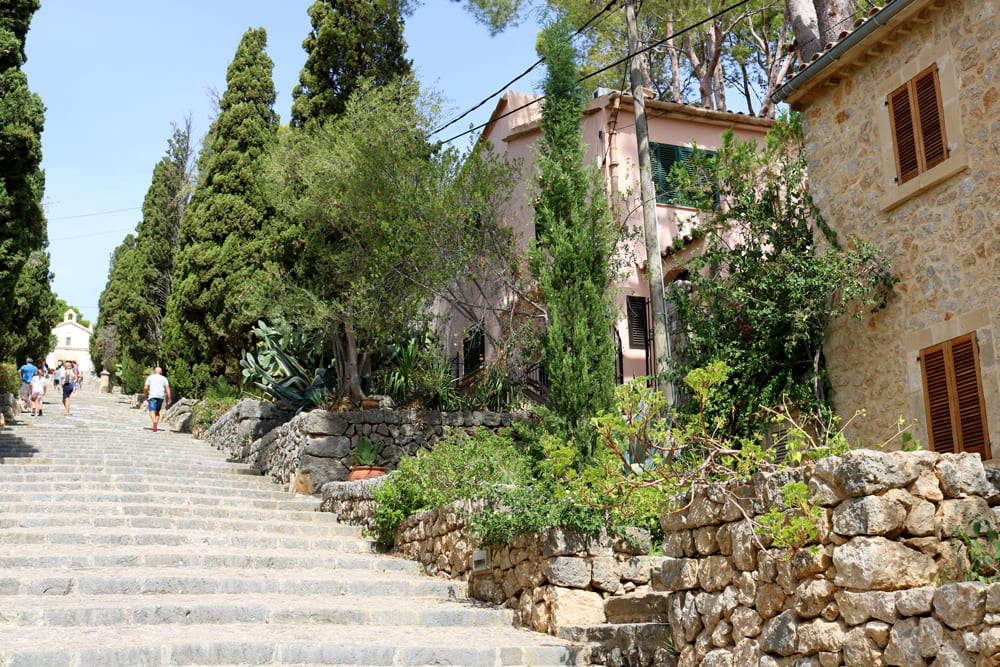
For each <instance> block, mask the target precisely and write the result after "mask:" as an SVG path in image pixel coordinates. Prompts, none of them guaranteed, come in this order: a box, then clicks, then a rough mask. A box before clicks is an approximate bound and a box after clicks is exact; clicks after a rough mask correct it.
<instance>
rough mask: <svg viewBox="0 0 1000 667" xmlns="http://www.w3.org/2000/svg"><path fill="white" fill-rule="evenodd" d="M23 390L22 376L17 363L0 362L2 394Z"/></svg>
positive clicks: (16, 392)
mask: <svg viewBox="0 0 1000 667" xmlns="http://www.w3.org/2000/svg"><path fill="white" fill-rule="evenodd" d="M20 391H21V376H20V375H18V373H17V364H0V394H14V395H15V396H17V394H18V392H20Z"/></svg>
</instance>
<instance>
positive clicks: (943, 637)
mask: <svg viewBox="0 0 1000 667" xmlns="http://www.w3.org/2000/svg"><path fill="white" fill-rule="evenodd" d="M795 479H798V480H801V481H804V482H806V483H807V484H808V486H809V489H810V493H811V495H812V497H813V498H815V499H816V501H818V503H819V504H820V505H821V506H822V508H823V525H822V527H821V531H820V536H819V540H818V541H819V544H818V548H817V549H816V550H815V552H813V551H810V550H809V549H802V550H799V551H798V552H797V553H796V554H795V556H794V557H792V558H791V559H790V560H785V559H782V558H781V553H780V552H778V551H777V550H776V549H767V548H764V547H766V546H767V544H766V543H764V544H757V543H755V541H754V540H753V539H752V538H751V535H750V531H749V529H748V524H747V519H745V518H743V517H742V516H741V512H740V511H739V510H738V509H737V508H735V506H733V505H732V504H726V503H723V502H719V501H720V500H721V498H720V497H719V496H715V497H713V495H712V494H711V493H708V492H704V491H702V492H698V493H696V494H695V496H694V498H693V500H691V499H690V498H689V499H685V500H691V502H690V505H689V506H688V507H687V508H686V509H684V510H683V511H679V512H676V513H674V514H668V515H665V516H664V517H663V518H662V521H661V523H662V525H663V528H664V530H665V532H666V535H667V540H666V542H665V545H664V552H665V553H666V555H667V556H668V557H667V558H666V559H665V560H664V561H663V563H662V565H661V567H660V569H659V571H658V572H657V573H656V574H655V577H656V580H655V583H656V588H658V589H659V590H661V591H664V592H666V593H667V599H666V610H667V617H668V621H669V624H670V628H671V632H672V636H673V639H674V646H675V647H676V649H677V650H678V651H679V653H680V660H679V664H680V665H682V666H683V665H751V664H752V665H757V664H760V665H765V664H766V665H791V664H796V665H856V666H863V665H864V666H867V665H926V664H931V663H932V662H933V664H935V665H974V664H998V663H997V662H995V661H998V660H1000V614H998V610H1000V584H990V585H986V584H982V583H964V582H961V581H960V580H961V579H962V578H963V574H964V573H965V572H966V569H967V568H968V565H969V561H968V559H967V557H966V554H965V552H964V550H963V548H962V545H961V542H960V541H959V540H958V539H957V538H955V537H954V535H955V532H956V531H957V530H968V526H969V523H970V521H972V520H974V519H976V518H982V519H983V520H984V521H986V522H987V523H988V524H989V525H996V524H997V510H996V509H995V506H996V505H997V504H998V503H1000V486H998V485H997V484H996V478H995V476H993V475H992V473H991V474H990V475H987V471H986V470H984V468H983V466H982V464H981V462H980V460H979V457H978V456H973V455H968V454H947V455H938V454H935V453H932V452H927V451H920V452H893V453H889V452H882V451H870V450H859V451H852V452H849V453H847V454H845V455H844V456H842V457H839V458H829V459H824V460H822V461H819V462H818V463H816V464H815V465H811V466H807V467H804V468H801V469H798V470H796V471H794V473H793V474H788V473H781V474H779V475H778V476H777V477H775V476H765V475H759V476H757V477H755V478H753V479H752V480H751V481H749V482H747V483H746V484H744V485H743V486H742V487H741V488H740V489H739V492H740V494H741V496H742V497H743V498H744V499H745V501H744V507H743V509H744V510H745V511H747V512H748V514H749V515H750V516H751V517H752V518H754V517H757V516H759V515H760V514H762V513H764V512H766V511H768V510H769V509H770V508H771V507H779V509H780V508H781V505H780V494H777V491H778V490H779V489H780V487H781V485H783V484H784V483H786V482H788V481H792V480H795ZM991 661H993V662H991Z"/></svg>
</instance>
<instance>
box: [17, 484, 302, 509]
mask: <svg viewBox="0 0 1000 667" xmlns="http://www.w3.org/2000/svg"><path fill="white" fill-rule="evenodd" d="M242 479H248V478H242ZM249 479H256V478H249ZM262 481H263V480H262ZM233 491H236V492H238V494H239V497H240V498H248V499H264V500H281V501H285V502H288V503H298V504H300V505H303V506H310V507H313V508H315V507H316V506H318V505H319V501H318V500H317V498H316V497H313V496H307V495H303V494H295V493H291V492H288V491H284V490H282V489H280V488H278V487H277V486H276V485H275V484H274V482H272V481H270V480H266V482H265V483H262V484H256V483H253V484H243V483H241V479H236V480H233V478H232V477H226V478H220V479H192V480H180V479H175V480H174V481H171V479H170V478H167V477H149V478H142V477H138V476H130V477H124V476H120V477H118V478H117V479H115V478H111V479H62V480H60V479H55V480H50V481H44V482H43V481H25V480H6V479H2V478H0V497H2V498H4V499H9V500H17V499H20V498H21V497H23V495H24V494H25V493H41V494H60V493H74V492H76V493H80V494H86V495H87V496H91V497H92V496H93V495H94V494H100V493H178V494H186V495H189V496H206V495H210V496H232V495H233Z"/></svg>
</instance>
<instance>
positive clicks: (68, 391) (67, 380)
mask: <svg viewBox="0 0 1000 667" xmlns="http://www.w3.org/2000/svg"><path fill="white" fill-rule="evenodd" d="M60 370H62V371H63V383H62V395H63V407H65V408H66V412H65V413H64V415H65V416H66V417H69V397H70V396H72V395H73V390H74V389H75V387H74V381H75V380H76V372H77V371H76V368H75V367H74V365H73V362H72V361H67V362H66V367H65V368H63V369H60Z"/></svg>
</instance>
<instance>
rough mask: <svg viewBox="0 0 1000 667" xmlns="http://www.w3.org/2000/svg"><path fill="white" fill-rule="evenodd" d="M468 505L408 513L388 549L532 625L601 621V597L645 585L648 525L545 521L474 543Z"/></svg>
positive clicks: (551, 627)
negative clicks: (479, 562)
mask: <svg viewBox="0 0 1000 667" xmlns="http://www.w3.org/2000/svg"><path fill="white" fill-rule="evenodd" d="M472 511H473V507H472V506H471V505H469V504H468V503H466V504H457V505H454V506H449V507H445V508H439V509H433V510H429V511H427V512H423V513H421V514H417V515H414V516H411V517H408V518H407V519H406V521H404V522H403V525H402V526H400V528H399V530H398V531H397V534H396V541H395V546H396V552H397V553H398V554H399V555H401V556H403V557H406V558H410V559H413V560H416V561H417V562H419V563H421V564H423V566H424V570H425V571H426V572H427V574H430V575H435V576H445V577H449V578H457V579H463V580H468V581H469V594H470V595H471V596H472V597H474V598H476V599H478V600H483V601H485V602H490V603H492V604H495V605H499V606H505V607H509V608H512V609H515V610H516V611H517V617H518V621H519V622H520V623H521V624H523V625H526V626H528V627H530V628H533V629H535V630H538V631H539V632H548V633H551V634H558V633H559V631H560V630H561V629H563V628H568V627H580V626H584V627H586V626H592V625H599V624H602V623H604V622H605V618H606V617H605V611H604V606H605V601H606V600H607V599H609V598H611V597H613V596H616V595H617V596H623V595H627V594H629V593H635V592H637V591H639V592H644V591H646V590H648V588H649V583H650V573H651V571H652V567H651V563H652V562H653V561H655V560H656V559H650V558H649V551H650V538H649V533H648V531H645V530H639V529H631V530H630V531H629V532H628V533H627V534H626V535H625V536H612V535H608V534H602V535H598V536H593V537H588V536H583V535H580V534H578V533H574V532H572V531H567V530H562V529H550V530H547V531H545V532H544V533H541V534H532V535H519V536H517V537H515V538H514V539H513V540H512V541H511V542H510V543H509V544H505V545H502V546H494V547H489V548H484V549H483V552H484V553H485V554H486V559H485V560H484V562H483V566H482V568H481V569H478V570H476V571H474V567H473V565H474V564H473V556H474V554H475V550H476V549H477V547H476V545H475V543H474V542H473V540H472V539H471V538H470V537H469V536H468V534H467V532H466V522H465V518H464V517H465V516H467V515H468V514H469V513H470V512H472Z"/></svg>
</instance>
